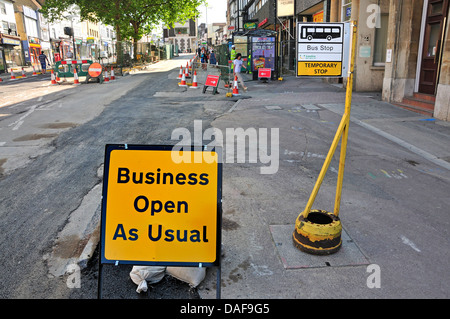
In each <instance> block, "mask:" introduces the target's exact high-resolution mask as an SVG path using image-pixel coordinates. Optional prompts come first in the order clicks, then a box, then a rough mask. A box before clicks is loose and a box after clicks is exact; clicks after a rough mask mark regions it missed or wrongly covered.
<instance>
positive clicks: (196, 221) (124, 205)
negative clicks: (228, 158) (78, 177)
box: [99, 145, 222, 297]
mask: <svg viewBox="0 0 450 319" xmlns="http://www.w3.org/2000/svg"><path fill="white" fill-rule="evenodd" d="M174 149H175V147H174V146H156V145H153V146H149V145H106V150H105V166H104V182H103V201H102V215H101V249H100V258H99V262H100V264H99V266H100V267H99V271H100V275H99V297H100V296H101V270H102V268H101V266H102V264H115V265H118V264H119V263H120V264H131V265H150V266H185V267H212V266H217V267H219V270H218V276H220V248H221V219H222V203H221V202H222V164H221V162H222V150H221V148H217V147H215V148H213V149H209V150H206V147H205V148H203V147H194V146H192V147H191V146H189V147H182V150H180V151H178V150H174ZM217 291H218V292H217V295H218V297H219V296H220V286H218V287H217Z"/></svg>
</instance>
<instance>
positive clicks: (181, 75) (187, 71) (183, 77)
mask: <svg viewBox="0 0 450 319" xmlns="http://www.w3.org/2000/svg"><path fill="white" fill-rule="evenodd" d="M191 73H192V60H189V61H188V62H186V68H185V69H183V66H180V73H179V74H178V79H179V80H181V81H180V83H178V85H179V86H188V85H187V83H186V78H190V77H191ZM191 88H192V89H198V83H197V71H194V76H193V79H192V85H191Z"/></svg>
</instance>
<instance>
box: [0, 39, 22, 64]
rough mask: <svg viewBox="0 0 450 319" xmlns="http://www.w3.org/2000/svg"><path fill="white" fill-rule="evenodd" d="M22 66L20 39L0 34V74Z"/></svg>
mask: <svg viewBox="0 0 450 319" xmlns="http://www.w3.org/2000/svg"><path fill="white" fill-rule="evenodd" d="M23 64H24V63H23V59H22V54H21V45H20V38H19V37H15V36H10V35H5V34H0V73H7V72H8V69H9V68H14V67H18V66H22V65H23Z"/></svg>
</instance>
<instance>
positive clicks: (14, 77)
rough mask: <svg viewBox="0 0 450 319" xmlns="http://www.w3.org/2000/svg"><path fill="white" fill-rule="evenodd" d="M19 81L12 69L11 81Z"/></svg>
mask: <svg viewBox="0 0 450 319" xmlns="http://www.w3.org/2000/svg"><path fill="white" fill-rule="evenodd" d="M14 80H17V79H16V76H15V75H14V70H13V69H11V81H14Z"/></svg>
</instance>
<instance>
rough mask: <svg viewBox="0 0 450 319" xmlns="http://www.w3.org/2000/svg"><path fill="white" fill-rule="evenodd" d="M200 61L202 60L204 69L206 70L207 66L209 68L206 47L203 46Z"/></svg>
mask: <svg viewBox="0 0 450 319" xmlns="http://www.w3.org/2000/svg"><path fill="white" fill-rule="evenodd" d="M200 61H201V62H202V69H203V70H206V68H207V66H206V63H207V62H208V59H207V55H206V51H205V48H202V51H201V53H200Z"/></svg>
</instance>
